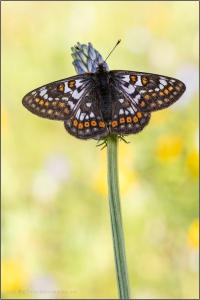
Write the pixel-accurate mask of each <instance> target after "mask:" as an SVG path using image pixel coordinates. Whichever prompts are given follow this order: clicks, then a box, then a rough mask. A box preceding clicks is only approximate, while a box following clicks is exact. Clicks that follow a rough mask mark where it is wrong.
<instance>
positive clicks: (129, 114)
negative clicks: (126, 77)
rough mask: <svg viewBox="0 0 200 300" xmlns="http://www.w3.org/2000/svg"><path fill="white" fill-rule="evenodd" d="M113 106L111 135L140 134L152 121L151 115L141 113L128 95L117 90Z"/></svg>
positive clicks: (114, 93)
mask: <svg viewBox="0 0 200 300" xmlns="http://www.w3.org/2000/svg"><path fill="white" fill-rule="evenodd" d="M113 95H115V96H114V98H115V99H114V101H113V106H112V120H111V125H110V126H111V133H115V134H120V135H127V134H134V133H137V132H140V131H141V130H142V129H143V128H144V127H145V126H146V125H147V124H148V123H149V120H150V116H151V114H150V113H146V112H141V110H139V109H138V107H137V106H135V105H134V103H133V102H132V101H131V100H129V99H128V98H127V97H126V94H125V93H124V92H123V91H121V92H119V91H117V90H115V91H114V92H113Z"/></svg>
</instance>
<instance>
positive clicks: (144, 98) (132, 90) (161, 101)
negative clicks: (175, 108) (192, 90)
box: [110, 71, 186, 112]
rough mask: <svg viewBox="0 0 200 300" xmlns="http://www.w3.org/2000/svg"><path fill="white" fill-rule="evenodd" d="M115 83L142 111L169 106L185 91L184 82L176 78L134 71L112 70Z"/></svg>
mask: <svg viewBox="0 0 200 300" xmlns="http://www.w3.org/2000/svg"><path fill="white" fill-rule="evenodd" d="M110 73H111V74H112V76H113V75H114V81H115V82H116V83H115V84H117V85H119V86H120V88H121V89H122V91H123V92H124V94H126V95H127V98H128V99H130V100H131V101H132V103H134V104H135V106H137V107H138V109H139V110H140V111H142V112H153V111H157V110H161V109H164V108H167V107H169V106H170V105H172V104H173V103H174V102H176V101H177V100H178V99H179V98H180V97H181V96H182V94H183V93H184V91H185V89H186V87H185V84H184V83H183V82H181V81H180V80H177V79H175V78H171V77H167V76H161V75H156V74H149V73H140V72H133V71H110Z"/></svg>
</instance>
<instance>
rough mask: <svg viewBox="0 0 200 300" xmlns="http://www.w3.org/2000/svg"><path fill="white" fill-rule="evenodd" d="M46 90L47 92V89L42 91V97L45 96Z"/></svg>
mask: <svg viewBox="0 0 200 300" xmlns="http://www.w3.org/2000/svg"><path fill="white" fill-rule="evenodd" d="M46 92H47V89H44V90H43V91H41V92H40V96H41V97H42V96H44V94H46Z"/></svg>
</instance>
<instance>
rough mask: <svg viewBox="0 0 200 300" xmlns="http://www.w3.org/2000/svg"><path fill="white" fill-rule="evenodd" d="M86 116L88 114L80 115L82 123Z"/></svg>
mask: <svg viewBox="0 0 200 300" xmlns="http://www.w3.org/2000/svg"><path fill="white" fill-rule="evenodd" d="M85 115H86V113H82V114H81V115H80V121H83V119H84V117H85Z"/></svg>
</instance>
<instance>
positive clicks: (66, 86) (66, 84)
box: [64, 82, 72, 93]
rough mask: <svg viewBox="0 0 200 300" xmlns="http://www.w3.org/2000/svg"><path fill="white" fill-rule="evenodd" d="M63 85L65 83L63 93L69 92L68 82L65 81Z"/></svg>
mask: <svg viewBox="0 0 200 300" xmlns="http://www.w3.org/2000/svg"><path fill="white" fill-rule="evenodd" d="M64 85H65V90H64V93H67V92H71V91H72V89H70V88H69V87H68V82H65V83H64Z"/></svg>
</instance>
